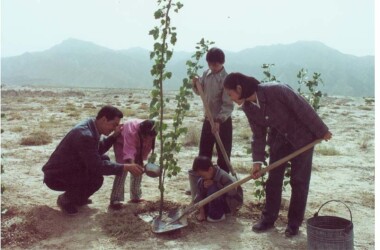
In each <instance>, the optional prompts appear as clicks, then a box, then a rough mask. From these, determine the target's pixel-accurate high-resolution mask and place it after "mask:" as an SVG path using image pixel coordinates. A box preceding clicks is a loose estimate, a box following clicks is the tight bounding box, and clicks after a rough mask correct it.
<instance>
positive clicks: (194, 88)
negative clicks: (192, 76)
mask: <svg viewBox="0 0 380 250" xmlns="http://www.w3.org/2000/svg"><path fill="white" fill-rule="evenodd" d="M207 71H208V70H206V71H204V72H203V74H202V77H200V78H199V82H200V83H201V86H202V88H203V89H204V84H205V83H204V79H205V77H206V75H207ZM192 88H193V92H194V93H195V94H196V95H199V91H198V89H197V86H196V85H195V84H192Z"/></svg>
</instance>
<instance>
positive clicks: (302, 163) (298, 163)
mask: <svg viewBox="0 0 380 250" xmlns="http://www.w3.org/2000/svg"><path fill="white" fill-rule="evenodd" d="M295 150H296V149H295V148H293V147H292V146H291V145H290V143H283V144H282V145H281V146H279V147H276V150H275V151H271V152H270V164H271V163H273V162H275V161H277V160H279V159H281V158H283V157H285V156H287V155H289V154H291V153H293V152H294V151H295ZM313 151H314V148H312V149H310V150H308V151H306V152H304V153H302V154H300V155H299V156H297V157H295V158H293V159H292V160H290V163H291V176H290V186H291V188H292V190H291V198H290V205H289V211H288V225H290V226H296V227H299V226H300V225H301V224H302V221H303V218H304V214H305V208H306V203H307V196H308V193H309V183H310V177H311V168H312V159H313ZM285 168H286V164H283V165H281V166H279V167H277V168H275V169H273V170H271V171H270V172H269V177H268V180H267V183H266V187H265V192H266V202H265V208H264V210H263V213H262V218H263V219H264V221H265V222H268V223H274V222H275V221H276V220H277V218H278V213H279V210H280V206H281V196H282V186H283V180H284V174H285Z"/></svg>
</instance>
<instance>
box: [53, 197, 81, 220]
mask: <svg viewBox="0 0 380 250" xmlns="http://www.w3.org/2000/svg"><path fill="white" fill-rule="evenodd" d="M57 205H58V206H59V207H60V208H61V210H62V212H64V213H66V214H68V215H75V214H77V213H78V209H77V208H76V207H75V205H74V204H73V203H71V202H70V201H68V200H67V199H66V197H65V196H64V194H61V195H59V196H58V199H57Z"/></svg>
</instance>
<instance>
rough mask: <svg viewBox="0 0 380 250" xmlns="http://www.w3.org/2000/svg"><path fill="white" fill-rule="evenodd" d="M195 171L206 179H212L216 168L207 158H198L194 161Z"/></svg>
mask: <svg viewBox="0 0 380 250" xmlns="http://www.w3.org/2000/svg"><path fill="white" fill-rule="evenodd" d="M193 171H194V172H195V173H196V174H197V175H199V176H201V177H203V178H204V179H207V180H209V179H212V177H213V175H214V166H213V164H212V161H211V159H210V158H209V157H207V156H202V155H200V156H197V157H195V159H194V161H193Z"/></svg>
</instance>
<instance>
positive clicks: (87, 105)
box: [83, 102, 96, 109]
mask: <svg viewBox="0 0 380 250" xmlns="http://www.w3.org/2000/svg"><path fill="white" fill-rule="evenodd" d="M83 108H85V109H96V107H95V105H94V104H92V103H89V102H87V103H85V104H83Z"/></svg>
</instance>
